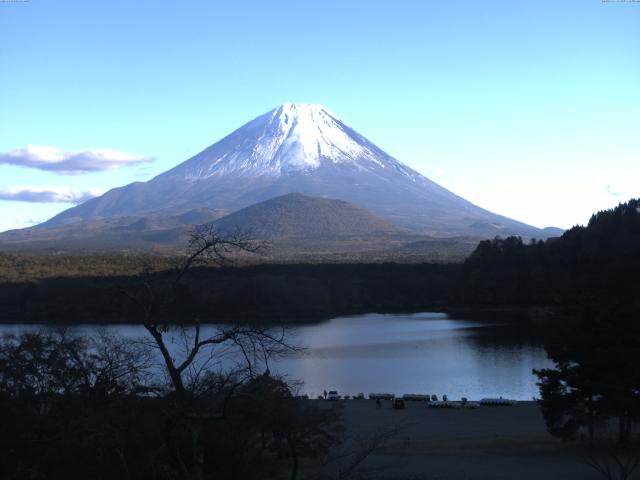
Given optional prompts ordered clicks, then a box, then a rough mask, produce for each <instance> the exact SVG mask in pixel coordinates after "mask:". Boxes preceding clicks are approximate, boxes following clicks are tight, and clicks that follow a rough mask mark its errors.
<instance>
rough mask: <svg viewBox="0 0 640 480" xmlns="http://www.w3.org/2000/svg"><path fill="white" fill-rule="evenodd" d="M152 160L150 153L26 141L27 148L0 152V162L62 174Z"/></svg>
mask: <svg viewBox="0 0 640 480" xmlns="http://www.w3.org/2000/svg"><path fill="white" fill-rule="evenodd" d="M154 160H155V158H153V157H150V156H145V155H135V154H132V153H127V152H120V151H118V150H111V149H109V148H97V149H93V150H84V151H81V152H65V151H64V150H62V149H60V148H57V147H44V146H41V145H28V146H27V148H18V149H16V150H12V151H10V152H0V164H9V165H18V166H21V167H30V168H37V169H39V170H47V171H51V172H56V173H61V174H63V175H74V174H79V173H88V172H99V171H104V170H113V169H115V168H120V167H125V166H128V165H137V164H140V163H148V162H153V161H154Z"/></svg>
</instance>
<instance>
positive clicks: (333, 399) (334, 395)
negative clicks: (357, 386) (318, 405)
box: [327, 390, 340, 402]
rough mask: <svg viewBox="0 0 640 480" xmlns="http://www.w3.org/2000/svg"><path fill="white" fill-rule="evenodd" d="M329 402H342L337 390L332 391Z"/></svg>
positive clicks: (328, 397)
mask: <svg viewBox="0 0 640 480" xmlns="http://www.w3.org/2000/svg"><path fill="white" fill-rule="evenodd" d="M327 400H329V401H330V402H337V401H338V400H340V395H338V392H336V391H335V390H331V391H329V394H328V395H327Z"/></svg>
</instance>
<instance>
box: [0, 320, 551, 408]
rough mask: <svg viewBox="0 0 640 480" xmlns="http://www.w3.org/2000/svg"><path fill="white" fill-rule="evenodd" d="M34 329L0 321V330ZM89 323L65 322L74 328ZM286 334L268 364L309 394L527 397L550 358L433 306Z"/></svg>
mask: <svg viewBox="0 0 640 480" xmlns="http://www.w3.org/2000/svg"><path fill="white" fill-rule="evenodd" d="M40 328H42V327H38V326H25V325H4V326H0V332H2V333H19V332H21V331H25V330H27V329H28V330H34V329H40ZM95 328H96V327H93V326H78V327H72V329H73V330H74V331H76V332H77V333H79V334H90V333H92V332H93V331H95ZM208 328H212V327H208ZM107 330H110V331H115V332H117V333H120V334H123V335H125V336H127V337H138V336H144V335H145V331H144V329H143V327H140V326H132V325H126V326H123V325H119V326H110V327H107ZM292 340H293V342H294V343H296V344H298V345H301V346H304V347H306V349H305V351H304V352H302V353H301V354H297V355H295V356H293V357H290V358H285V359H281V360H279V361H278V362H277V363H274V364H272V365H271V371H272V372H273V371H276V372H278V373H280V374H282V375H285V376H286V377H287V378H288V379H290V380H303V381H304V382H305V384H304V387H303V388H302V391H303V392H305V393H308V394H310V395H317V394H319V393H321V392H322V391H323V390H325V389H326V390H338V391H339V392H340V393H341V394H356V393H359V392H363V393H365V394H368V393H370V392H391V393H395V394H403V393H435V394H437V395H438V396H441V395H442V394H444V393H446V394H447V395H448V396H449V398H460V397H463V396H465V397H468V398H470V399H478V398H481V397H492V396H503V397H510V398H515V399H522V400H530V399H531V398H532V397H534V396H536V397H537V396H538V391H537V387H536V385H535V377H534V376H533V375H532V373H531V370H532V369H533V368H541V367H545V366H548V365H550V363H549V361H548V360H547V359H546V355H545V352H544V349H543V347H542V345H541V343H540V342H539V341H537V340H535V336H534V335H532V334H531V333H530V332H528V331H527V330H526V328H522V327H521V326H514V325H499V324H495V323H494V324H492V323H487V322H477V321H468V320H454V319H450V318H448V317H447V316H446V315H445V314H437V313H420V314H412V315H408V314H384V315H377V314H370V315H359V316H351V317H340V318H335V319H332V320H329V321H326V322H322V323H318V324H314V325H305V326H300V327H296V328H294V329H293V332H292ZM176 341H179V338H176Z"/></svg>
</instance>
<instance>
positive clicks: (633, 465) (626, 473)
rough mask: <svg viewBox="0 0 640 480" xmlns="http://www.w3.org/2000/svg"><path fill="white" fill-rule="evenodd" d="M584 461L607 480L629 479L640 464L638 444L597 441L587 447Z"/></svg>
mask: <svg viewBox="0 0 640 480" xmlns="http://www.w3.org/2000/svg"><path fill="white" fill-rule="evenodd" d="M584 463H586V464H587V465H588V466H590V467H591V468H592V469H594V470H595V471H596V472H598V473H599V474H600V475H601V476H602V477H604V478H606V479H607V480H630V479H631V478H633V475H634V473H635V471H636V470H637V469H638V467H639V466H640V445H638V444H637V443H635V444H634V443H631V444H630V445H626V446H620V445H619V444H613V442H611V441H609V442H599V443H597V444H596V445H593V446H591V447H590V448H589V451H588V453H587V455H585V457H584Z"/></svg>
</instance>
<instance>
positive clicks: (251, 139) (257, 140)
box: [167, 103, 415, 181]
mask: <svg viewBox="0 0 640 480" xmlns="http://www.w3.org/2000/svg"><path fill="white" fill-rule="evenodd" d="M354 133H355V132H353V130H351V129H350V128H349V127H347V126H346V125H345V124H344V123H343V122H342V121H341V120H340V119H339V118H338V117H337V116H336V115H335V114H333V113H332V112H330V111H329V110H328V109H327V108H325V107H323V106H322V105H310V104H303V103H285V104H283V105H281V106H280V107H278V108H276V109H274V110H272V111H271V112H268V113H266V114H265V115H262V116H260V117H258V118H256V119H254V120H252V121H251V122H249V123H247V124H246V125H245V126H243V127H242V128H240V129H238V130H237V131H236V132H234V133H232V134H231V135H229V136H228V137H226V138H224V139H223V140H221V141H220V142H218V143H216V144H215V145H213V146H212V147H210V148H208V149H206V150H204V151H203V152H201V153H200V154H198V155H196V156H195V157H194V158H192V159H190V160H188V161H187V162H185V163H183V164H182V165H180V166H178V167H176V168H175V169H173V170H170V171H169V172H167V174H169V175H172V174H180V175H182V176H183V177H184V178H185V179H186V180H192V181H195V180H202V179H204V178H208V177H211V176H218V177H221V176H224V175H230V174H234V175H238V176H263V175H265V176H272V177H277V176H280V175H284V174H288V173H295V172H301V171H311V170H315V169H318V168H319V167H320V166H322V165H323V164H327V163H328V164H341V163H342V164H349V165H351V166H352V167H355V168H357V169H361V170H372V169H376V168H385V167H391V168H395V169H398V170H399V171H403V172H405V173H406V174H407V175H408V176H409V177H412V176H413V175H412V173H415V172H412V171H410V170H409V169H407V168H406V167H404V165H402V164H401V163H400V162H398V161H397V160H395V159H393V158H391V157H389V156H387V155H386V154H385V155H383V156H384V157H386V158H380V157H381V153H383V152H381V151H380V150H379V149H378V148H377V147H376V146H375V145H373V144H371V143H370V142H368V141H367V140H366V139H364V138H363V137H361V136H359V135H357V134H356V135H354ZM403 167H404V168H403Z"/></svg>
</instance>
